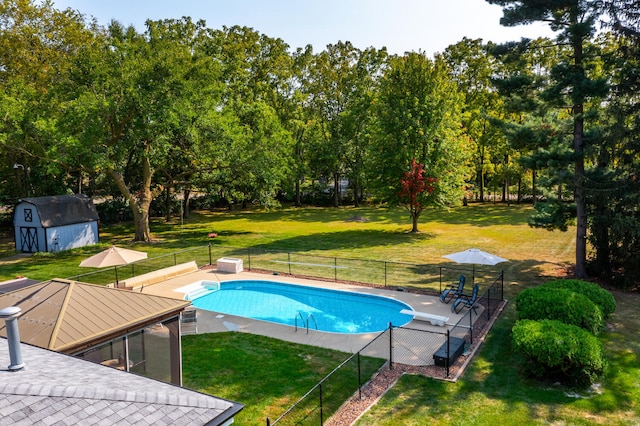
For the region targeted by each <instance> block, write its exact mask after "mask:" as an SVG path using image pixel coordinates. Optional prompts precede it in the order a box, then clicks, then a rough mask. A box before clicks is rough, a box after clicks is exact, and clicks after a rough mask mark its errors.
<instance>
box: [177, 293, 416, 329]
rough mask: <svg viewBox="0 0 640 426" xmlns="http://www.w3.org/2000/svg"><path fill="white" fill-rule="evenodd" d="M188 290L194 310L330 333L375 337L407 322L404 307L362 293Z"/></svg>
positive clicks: (407, 306)
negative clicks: (371, 335)
mask: <svg viewBox="0 0 640 426" xmlns="http://www.w3.org/2000/svg"><path fill="white" fill-rule="evenodd" d="M194 284H196V283H194ZM190 287H191V286H190ZM191 288H193V289H194V290H193V291H190V292H189V293H187V294H186V295H185V298H186V299H187V300H191V301H192V304H193V306H195V307H196V308H199V309H205V310H207V311H213V312H219V313H223V314H229V315H237V316H241V317H246V318H252V319H257V320H262V321H271V322H275V323H279V324H286V325H290V326H297V327H299V328H306V327H307V326H308V327H309V329H311V330H316V329H317V330H319V331H326V332H332V333H373V332H380V331H383V330H385V329H387V328H388V327H389V323H392V324H393V325H394V326H401V325H405V324H407V323H408V322H409V321H411V320H412V319H413V317H412V316H411V315H405V314H401V313H400V311H401V310H402V309H409V310H411V309H412V308H411V307H410V306H409V305H407V304H406V303H403V302H400V301H397V300H395V299H391V298H388V297H382V296H376V295H370V294H364V293H355V292H349V291H341V290H331V289H325V288H317V287H309V286H302V285H296V284H288V283H282V282H272V281H258V280H241V281H226V282H222V283H217V282H213V281H201V282H200V286H197V285H195V286H193V287H191Z"/></svg>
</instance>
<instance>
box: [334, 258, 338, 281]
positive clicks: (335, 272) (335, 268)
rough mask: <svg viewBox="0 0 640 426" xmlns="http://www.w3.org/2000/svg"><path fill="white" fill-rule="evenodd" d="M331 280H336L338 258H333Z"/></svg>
mask: <svg viewBox="0 0 640 426" xmlns="http://www.w3.org/2000/svg"><path fill="white" fill-rule="evenodd" d="M333 280H334V281H338V258H337V257H334V258H333Z"/></svg>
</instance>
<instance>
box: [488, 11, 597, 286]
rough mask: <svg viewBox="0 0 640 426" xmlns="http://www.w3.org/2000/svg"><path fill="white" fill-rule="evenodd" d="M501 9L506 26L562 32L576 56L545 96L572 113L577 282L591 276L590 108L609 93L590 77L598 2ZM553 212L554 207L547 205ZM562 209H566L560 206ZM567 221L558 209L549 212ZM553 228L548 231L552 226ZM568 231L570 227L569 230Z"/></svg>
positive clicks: (561, 67)
mask: <svg viewBox="0 0 640 426" xmlns="http://www.w3.org/2000/svg"><path fill="white" fill-rule="evenodd" d="M487 1H488V2H489V3H491V4H496V5H499V6H501V7H502V8H503V9H502V10H503V17H502V19H501V20H500V23H501V24H502V25H505V26H516V25H521V24H528V23H531V22H534V21H542V22H548V23H549V25H550V27H551V29H552V30H554V31H559V35H558V41H559V42H562V43H566V45H567V46H568V48H569V49H570V54H571V56H570V57H569V58H567V59H565V60H563V61H562V62H561V63H559V64H557V65H556V66H554V67H553V69H551V70H550V75H551V78H552V81H551V84H550V85H549V86H548V87H547V88H546V90H545V97H546V99H547V102H549V103H550V104H553V105H554V106H556V107H560V108H565V109H566V108H569V109H570V114H571V116H572V119H573V130H572V136H573V137H572V146H571V157H572V158H573V159H574V160H573V170H572V174H573V182H572V184H573V199H574V203H575V215H576V221H577V223H576V267H575V276H576V277H577V278H585V277H586V276H587V269H586V259H587V206H586V199H585V188H584V184H585V146H586V144H587V143H588V141H587V140H585V138H584V135H585V115H586V111H585V104H586V103H587V102H588V101H589V100H590V99H593V98H597V97H601V96H603V95H604V94H605V93H606V84H605V82H604V80H601V79H591V78H589V76H588V74H587V68H588V65H589V63H588V57H586V56H585V51H584V47H585V43H586V42H587V41H588V40H590V39H591V37H592V36H593V33H594V31H595V24H596V21H597V18H598V16H599V11H598V8H597V6H598V5H599V4H598V3H599V2H598V1H596V0H552V1H546V2H540V1H539V0H487ZM547 207H549V205H547ZM557 207H559V208H564V207H563V206H562V205H560V204H557ZM544 214H545V215H551V216H552V217H555V218H561V221H562V222H564V221H565V220H566V215H560V216H559V215H558V214H557V211H554V210H553V209H550V210H547V211H546V212H544ZM548 224H549V222H547V223H546V224H545V225H546V226H548ZM564 226H566V222H565V225H564Z"/></svg>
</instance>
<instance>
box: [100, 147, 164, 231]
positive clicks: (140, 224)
mask: <svg viewBox="0 0 640 426" xmlns="http://www.w3.org/2000/svg"><path fill="white" fill-rule="evenodd" d="M145 154H148V148H147V149H146V151H145ZM107 174H109V176H111V178H112V179H113V180H114V181H115V183H116V185H117V186H118V189H119V190H120V193H121V194H122V195H123V196H124V198H125V199H126V200H127V201H129V206H131V211H132V213H133V222H134V225H135V229H136V230H135V237H134V241H151V228H150V227H149V207H150V206H151V200H152V199H153V193H152V192H151V177H152V175H153V173H152V171H151V162H150V161H149V156H148V155H143V157H142V189H141V191H140V194H139V196H138V197H136V195H135V194H132V193H131V191H129V186H128V185H127V183H126V182H125V180H124V176H123V175H122V174H121V173H119V172H116V171H115V170H114V169H113V168H112V167H108V168H107Z"/></svg>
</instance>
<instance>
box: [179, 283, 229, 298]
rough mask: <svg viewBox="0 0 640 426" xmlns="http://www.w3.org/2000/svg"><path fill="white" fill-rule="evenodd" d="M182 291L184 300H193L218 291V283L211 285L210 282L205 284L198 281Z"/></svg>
mask: <svg viewBox="0 0 640 426" xmlns="http://www.w3.org/2000/svg"><path fill="white" fill-rule="evenodd" d="M183 290H184V293H185V295H184V300H193V299H197V298H198V297H200V296H205V295H207V294H209V293H213V292H214V291H217V290H220V283H213V282H211V281H207V284H205V283H204V282H202V281H200V282H197V283H194V284H191V285H189V286H186V287H183Z"/></svg>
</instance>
